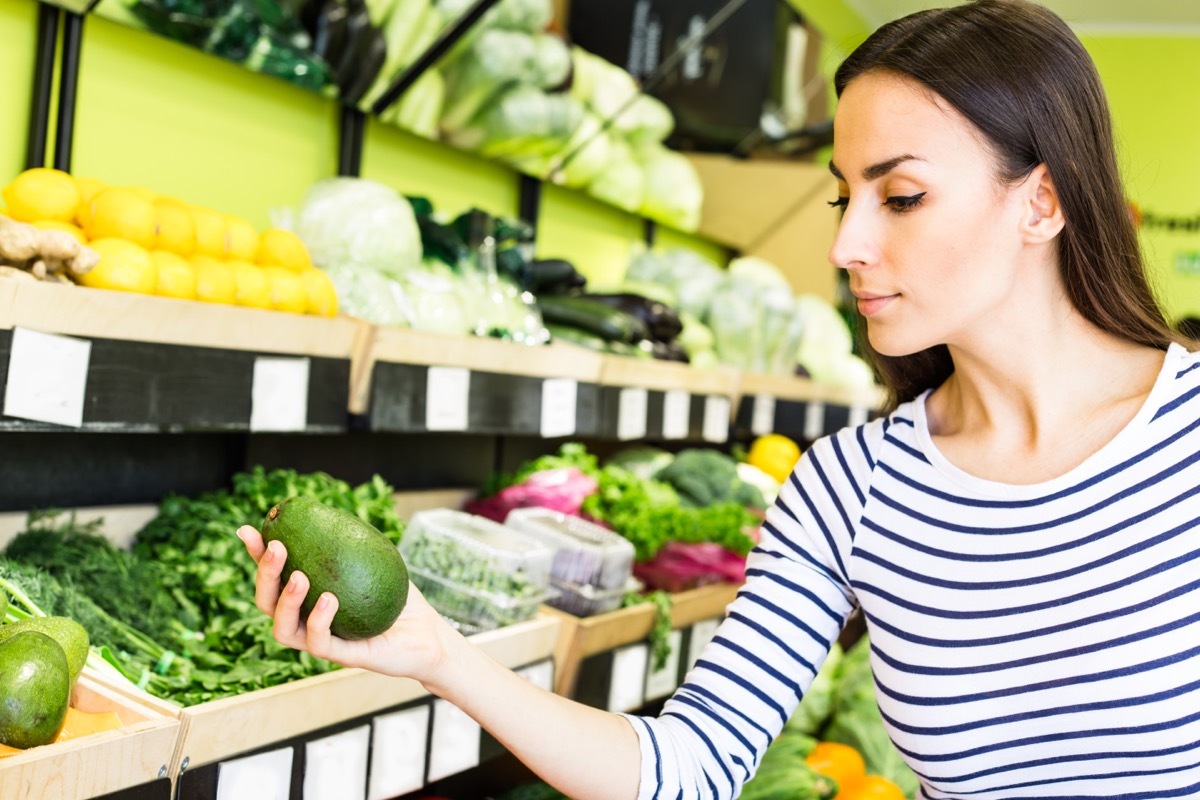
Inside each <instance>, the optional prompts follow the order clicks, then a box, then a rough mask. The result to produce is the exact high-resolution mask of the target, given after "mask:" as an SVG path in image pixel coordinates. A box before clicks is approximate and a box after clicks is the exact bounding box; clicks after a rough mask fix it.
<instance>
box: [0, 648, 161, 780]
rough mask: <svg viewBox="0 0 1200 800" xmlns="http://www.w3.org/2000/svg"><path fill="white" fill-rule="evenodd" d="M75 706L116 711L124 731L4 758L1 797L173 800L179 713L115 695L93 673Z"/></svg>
mask: <svg viewBox="0 0 1200 800" xmlns="http://www.w3.org/2000/svg"><path fill="white" fill-rule="evenodd" d="M71 705H72V706H74V707H75V708H77V709H79V710H80V711H87V712H90V713H104V712H115V713H116V714H117V716H118V717H119V718H120V720H121V727H120V728H117V729H115V730H111V731H104V732H102V733H93V734H91V735H89V736H81V737H79V738H77V739H70V740H68V741H65V742H57V743H55V744H50V745H46V746H44V747H36V748H32V749H30V750H28V751H27V752H25V753H22V754H21V755H16V756H10V757H9V758H4V759H0V797H4V798H5V800H78V798H84V797H98V796H101V795H104V796H106V797H109V798H112V800H122V799H123V798H129V800H132V799H133V798H135V797H137V798H144V800H158V799H161V800H170V798H171V796H172V795H171V780H170V769H171V763H172V758H173V756H174V752H175V748H176V745H177V744H178V739H179V731H180V723H179V720H178V719H177V718H176V717H175V716H174V715H171V714H166V713H163V712H162V711H161V710H159V709H156V708H155V707H154V706H153V705H151V704H146V703H142V702H140V701H139V700H137V699H134V698H131V697H129V696H126V695H124V694H122V693H120V692H117V691H114V690H113V689H112V688H110V687H109V686H107V685H106V684H105V680H104V678H103V677H102V676H100V675H99V674H98V673H94V672H93V671H92V670H91V669H85V670H84V671H83V674H82V675H80V677H79V680H78V682H77V683H76V685H75V691H74V693H73V694H72V697H71Z"/></svg>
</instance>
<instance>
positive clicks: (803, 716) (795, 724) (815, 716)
mask: <svg viewBox="0 0 1200 800" xmlns="http://www.w3.org/2000/svg"><path fill="white" fill-rule="evenodd" d="M842 657H843V653H842V647H841V645H839V644H838V643H837V642H834V643H833V646H832V647H830V648H829V654H828V655H827V656H825V661H824V663H822V664H821V668H820V669H819V670H817V675H816V677H815V678H813V682H812V684H811V685H810V686H809V687H808V691H807V692H805V693H804V697H803V698H802V699H801V700H800V705H799V706H797V708H796V710H795V712H793V713H792V716H791V717H789V718H788V721H787V729H788V730H792V731H797V732H798V733H804V734H808V735H809V736H816V735H818V733H819V732H820V730H821V726H822V725H824V724H825V720H827V719H828V718H829V715H830V713H832V711H833V699H834V693H835V692H836V690H837V675H838V671H839V668H840V667H841V663H842Z"/></svg>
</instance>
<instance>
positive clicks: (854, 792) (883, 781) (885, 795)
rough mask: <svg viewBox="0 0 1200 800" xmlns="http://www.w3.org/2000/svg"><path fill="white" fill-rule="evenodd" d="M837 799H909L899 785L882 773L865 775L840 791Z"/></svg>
mask: <svg viewBox="0 0 1200 800" xmlns="http://www.w3.org/2000/svg"><path fill="white" fill-rule="evenodd" d="M839 785H840V784H839ZM836 800H907V798H906V797H905V794H904V792H903V790H901V789H900V787H899V786H897V785H896V784H894V783H892V782H891V781H890V780H888V779H887V778H885V777H883V776H882V775H864V776H863V777H861V778H859V779H858V780H856V781H854V782H853V783H851V784H850V785H849V786H848V787H846V788H845V789H841V790H840V791H838V793H837V798H836Z"/></svg>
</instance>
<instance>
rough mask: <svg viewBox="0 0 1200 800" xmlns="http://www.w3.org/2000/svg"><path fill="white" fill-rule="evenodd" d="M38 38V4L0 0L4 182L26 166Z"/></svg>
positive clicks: (0, 162) (0, 169)
mask: <svg viewBox="0 0 1200 800" xmlns="http://www.w3.org/2000/svg"><path fill="white" fill-rule="evenodd" d="M36 41H37V4H36V3H32V2H30V0H0V75H3V76H4V91H2V92H0V120H4V122H3V123H2V124H0V183H7V181H8V178H9V177H10V176H12V175H16V174H17V173H18V172H20V171H21V170H22V169H23V168H24V167H25V133H26V129H27V127H28V125H29V100H30V96H29V95H30V85H31V84H32V83H33V49H34V43H35V42H36Z"/></svg>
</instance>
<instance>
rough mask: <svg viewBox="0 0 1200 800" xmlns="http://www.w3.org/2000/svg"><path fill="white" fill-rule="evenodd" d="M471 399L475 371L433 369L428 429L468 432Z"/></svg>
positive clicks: (428, 388)
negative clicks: (472, 373)
mask: <svg viewBox="0 0 1200 800" xmlns="http://www.w3.org/2000/svg"><path fill="white" fill-rule="evenodd" d="M470 397H471V370H469V369H465V368H464V367H430V368H429V370H428V371H427V373H426V376H425V428H426V429H427V430H431V431H465V430H466V429H467V418H468V417H467V415H468V411H469V405H470Z"/></svg>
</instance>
